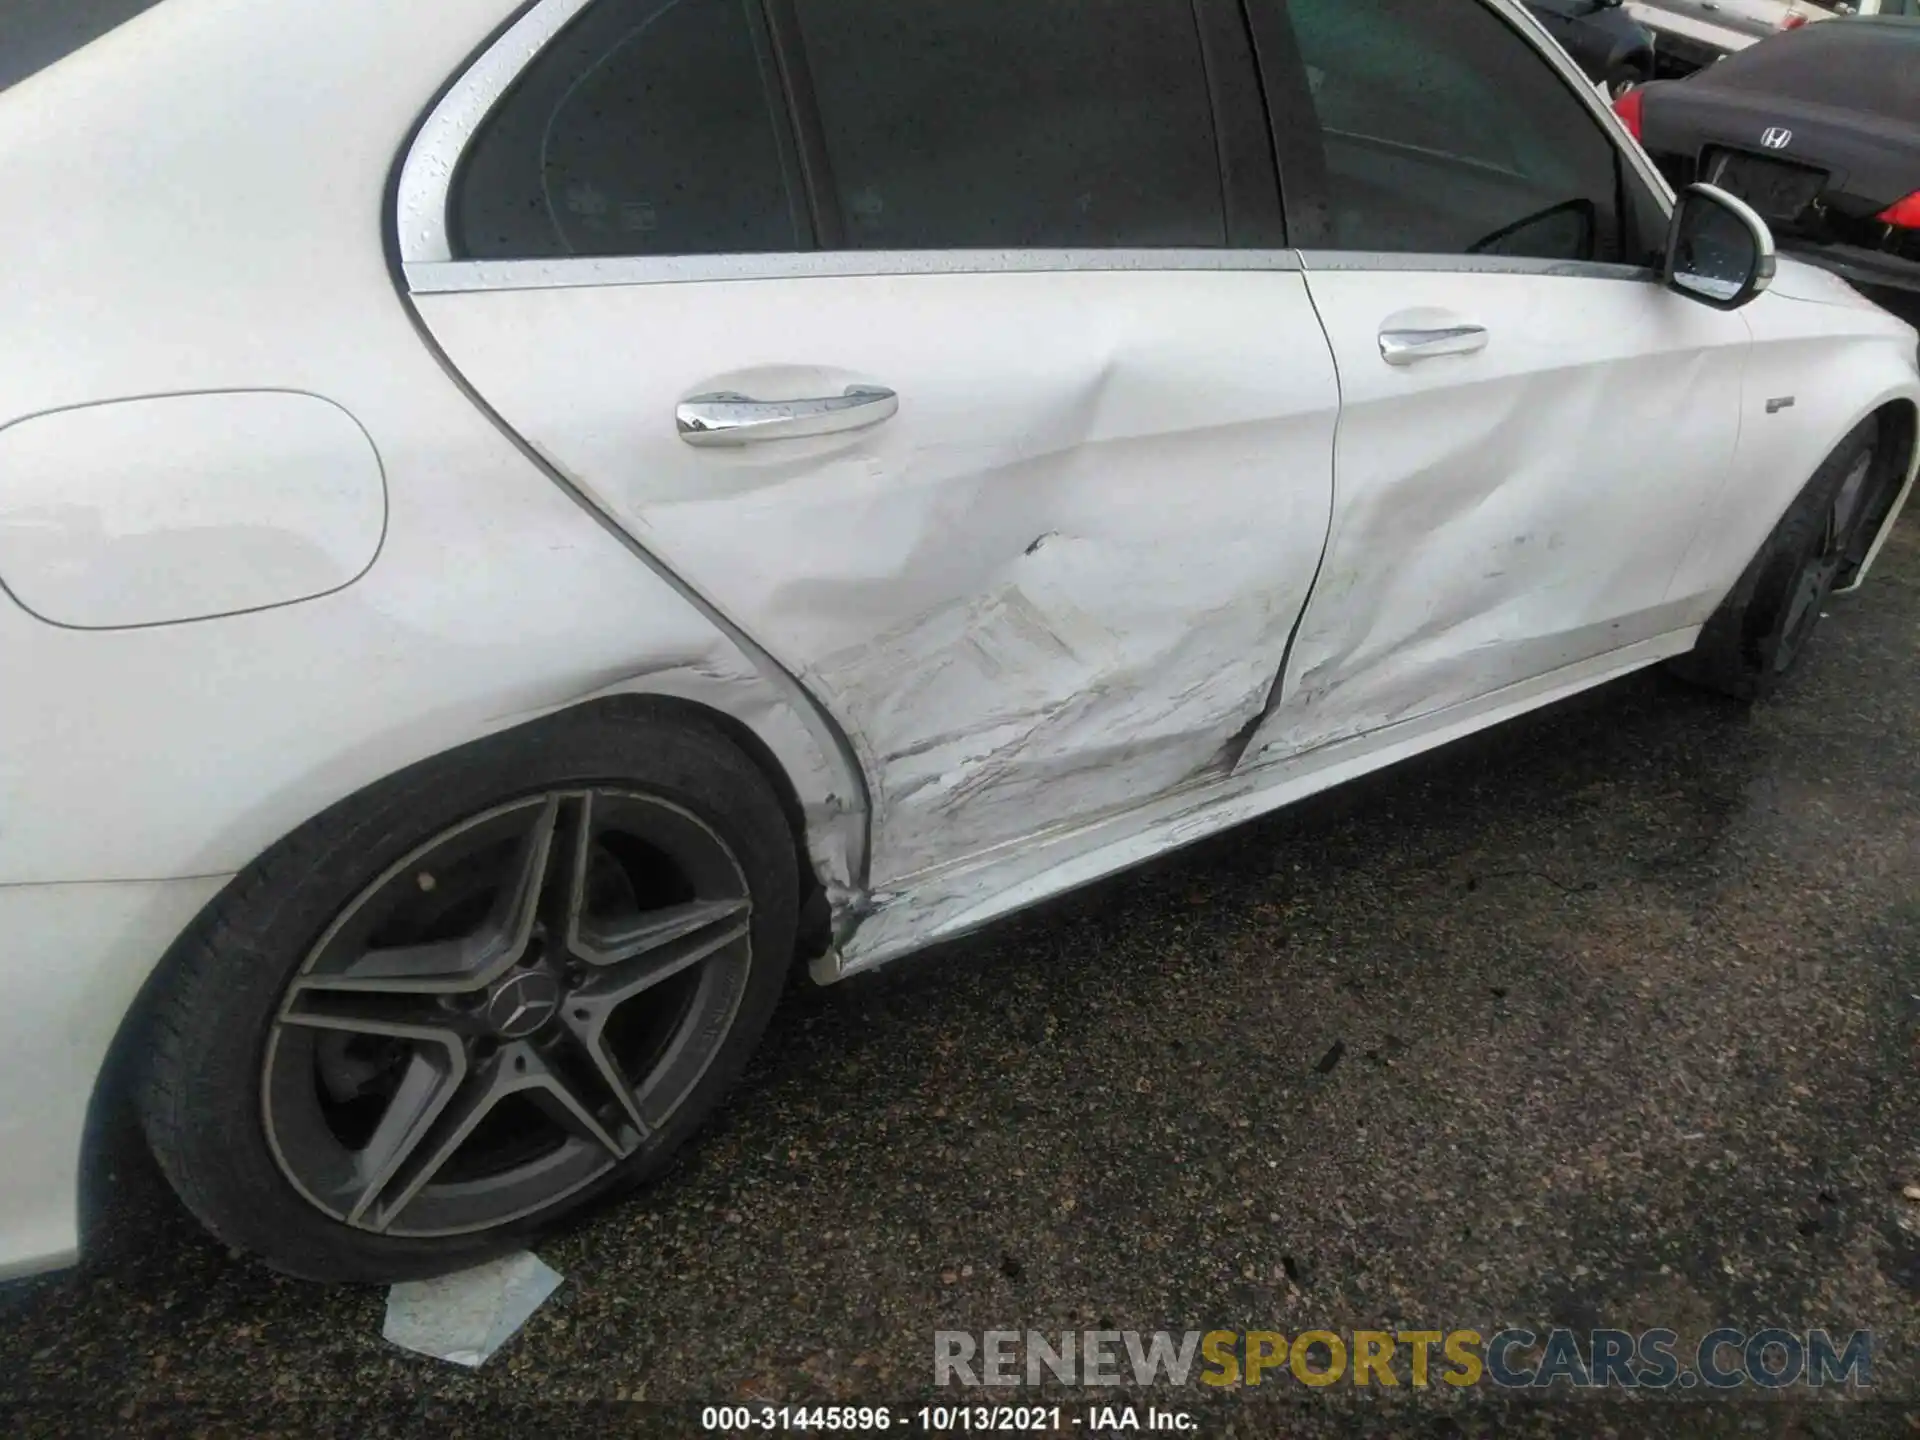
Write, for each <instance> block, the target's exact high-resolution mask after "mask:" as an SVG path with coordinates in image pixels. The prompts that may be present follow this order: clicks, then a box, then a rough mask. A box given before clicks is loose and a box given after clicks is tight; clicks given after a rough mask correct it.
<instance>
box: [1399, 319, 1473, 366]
mask: <svg viewBox="0 0 1920 1440" xmlns="http://www.w3.org/2000/svg"><path fill="white" fill-rule="evenodd" d="M1486 348H1487V327H1486V326H1484V325H1448V326H1446V327H1444V328H1442V329H1439V330H1382V331H1381V332H1380V358H1381V359H1382V360H1384V361H1386V362H1387V364H1389V365H1411V364H1413V362H1414V361H1416V360H1428V359H1431V358H1433V357H1434V356H1436V355H1471V354H1472V353H1473V352H1474V351H1476V350H1484V349H1486Z"/></svg>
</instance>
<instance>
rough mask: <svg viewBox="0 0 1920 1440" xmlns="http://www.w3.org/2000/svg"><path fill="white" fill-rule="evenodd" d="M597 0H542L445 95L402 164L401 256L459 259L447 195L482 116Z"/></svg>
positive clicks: (398, 203) (404, 259) (405, 259)
mask: <svg viewBox="0 0 1920 1440" xmlns="http://www.w3.org/2000/svg"><path fill="white" fill-rule="evenodd" d="M592 3H593V0H541V3H539V4H536V5H534V6H533V7H532V8H531V9H529V10H528V11H527V12H526V13H525V14H524V15H522V16H521V17H520V18H519V19H518V20H516V21H514V22H513V24H511V25H509V26H508V27H507V29H506V33H505V34H503V35H501V37H500V38H499V39H498V40H496V41H494V42H493V44H491V45H489V46H488V47H487V48H486V50H485V51H483V52H482V53H481V56H480V58H479V59H478V60H476V61H474V62H473V64H472V65H470V66H468V67H467V71H466V73H465V74H464V75H462V76H461V77H460V78H459V79H458V80H456V81H454V83H453V84H452V86H450V87H449V88H448V90H447V93H446V94H444V95H442V96H441V97H440V103H439V104H437V105H435V106H434V107H433V109H432V111H431V112H430V113H429V114H428V115H427V118H426V120H425V121H423V122H422V124H421V126H420V133H419V134H418V135H416V136H415V137H414V141H413V148H412V149H410V150H409V151H408V152H407V160H406V164H405V165H403V166H402V167H401V169H400V184H399V187H398V191H397V194H396V197H395V205H394V213H395V218H396V223H397V224H398V225H399V228H400V260H401V263H402V264H403V265H406V266H408V267H411V266H413V265H416V264H438V263H448V262H451V261H452V260H453V241H452V238H451V237H450V236H449V235H448V234H447V203H448V199H449V192H450V191H451V190H452V189H453V175H454V171H455V169H457V168H458V166H459V164H460V158H461V156H463V155H464V154H466V150H467V146H468V144H470V143H471V142H472V140H473V137H474V133H475V132H476V131H477V130H479V128H480V124H481V122H482V121H483V120H485V119H486V118H487V116H488V115H489V114H490V113H492V110H493V107H494V106H495V105H497V104H498V103H499V101H500V97H501V96H503V95H505V94H506V93H507V87H508V86H510V85H512V84H513V82H514V81H515V80H517V79H519V78H520V72H521V71H523V70H525V69H526V68H527V66H528V65H530V64H532V63H533V60H534V57H535V56H537V55H538V54H539V53H540V52H541V51H542V50H544V49H546V48H547V46H548V44H549V43H550V42H551V41H552V40H553V37H554V36H556V35H558V34H559V33H560V32H561V30H562V29H564V28H565V27H566V25H567V23H568V22H569V21H571V20H572V19H573V17H574V16H576V15H578V14H579V13H580V12H581V11H582V10H584V9H586V8H587V6H588V5H590V4H592Z"/></svg>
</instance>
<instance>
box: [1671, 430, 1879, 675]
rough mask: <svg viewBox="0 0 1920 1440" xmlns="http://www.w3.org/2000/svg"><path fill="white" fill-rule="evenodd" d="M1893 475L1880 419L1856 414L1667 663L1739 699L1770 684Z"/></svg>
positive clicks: (1806, 632)
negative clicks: (1859, 419) (1691, 640)
mask: <svg viewBox="0 0 1920 1440" xmlns="http://www.w3.org/2000/svg"><path fill="white" fill-rule="evenodd" d="M1899 480H1900V477H1899V475H1898V474H1896V473H1895V467H1894V466H1891V465H1887V464H1884V463H1882V446H1881V444H1880V427H1879V423H1878V422H1877V421H1875V420H1868V421H1866V422H1864V423H1863V424H1861V425H1860V426H1859V427H1858V428H1857V429H1855V430H1854V431H1853V432H1852V433H1851V434H1850V435H1848V436H1847V438H1846V439H1845V440H1843V441H1842V442H1841V443H1840V446H1839V448H1838V449H1836V450H1835V451H1834V452H1833V454H1831V455H1830V456H1828V457H1827V459H1826V461H1825V462H1824V463H1823V464H1822V465H1821V466H1820V468H1819V469H1818V470H1817V471H1815V472H1814V475H1813V478H1812V479H1811V480H1810V481H1808V482H1807V486H1806V488H1805V489H1804V490H1802V491H1801V492H1800V496H1799V498H1798V499H1796V500H1795V501H1794V503H1793V505H1792V506H1791V507H1790V508H1789V509H1788V511H1787V513H1786V514H1785V515H1784V516H1783V517H1782V518H1781V520H1780V523H1779V524H1778V525H1777V526H1776V527H1775V528H1774V531H1773V534H1771V535H1770V536H1768V537H1767V542H1766V544H1765V545H1763V546H1762V547H1761V548H1760V553H1759V554H1758V555H1756V556H1755V557H1754V559H1753V562H1752V564H1750V565H1749V566H1748V567H1747V570H1746V573H1745V574H1743V575H1742V576H1741V577H1740V581H1739V583H1738V584H1736V585H1735V586H1734V588H1733V590H1732V592H1731V593H1730V594H1729V595H1728V596H1727V598H1726V599H1725V600H1724V601H1723V602H1722V603H1721V605H1720V608H1719V609H1718V610H1717V611H1715V612H1714V614H1713V617H1712V618H1711V619H1710V620H1709V621H1708V622H1707V624H1706V627H1705V628H1704V629H1703V630H1702V631H1701V633H1700V640H1699V643H1698V645H1697V646H1696V647H1695V649H1694V651H1693V653H1692V654H1690V655H1686V656H1683V657H1681V658H1680V659H1679V660H1677V661H1675V662H1674V665H1673V669H1674V671H1675V673H1677V674H1678V675H1680V676H1681V677H1682V678H1684V679H1687V680H1691V681H1693V682H1695V683H1696V684H1700V685H1703V686H1705V687H1707V688H1709V689H1713V690H1718V691H1720V692H1721V693H1722V694H1726V695H1731V696H1734V697H1736V698H1738V699H1743V700H1754V699H1760V698H1762V697H1764V696H1766V695H1768V694H1771V693H1772V691H1773V690H1774V689H1775V688H1776V687H1777V686H1778V685H1779V683H1780V682H1781V681H1782V680H1783V679H1785V677H1786V676H1787V675H1788V674H1789V673H1790V672H1791V671H1792V669H1793V668H1794V666H1795V665H1796V664H1798V663H1799V660H1800V657H1801V656H1802V655H1803V654H1804V653H1805V651H1806V647H1807V642H1808V641H1809V640H1810V639H1811V638H1812V635H1813V632H1814V630H1815V629H1816V628H1817V627H1818V626H1819V623H1820V616H1821V610H1822V607H1824V606H1825V605H1826V603H1827V599H1828V597H1829V596H1830V595H1831V594H1832V593H1833V589H1834V585H1835V582H1836V581H1838V580H1839V579H1840V577H1841V574H1842V572H1843V571H1845V570H1846V569H1847V568H1848V567H1849V565H1851V564H1855V563H1857V561H1858V557H1859V556H1860V555H1861V554H1862V553H1864V548H1865V546H1866V545H1867V544H1870V543H1871V538H1872V535H1871V531H1872V527H1873V526H1874V525H1875V524H1877V523H1878V521H1879V520H1880V519H1883V518H1884V517H1885V515H1886V513H1887V502H1888V501H1889V499H1890V498H1891V497H1890V494H1889V491H1888V487H1890V486H1897V485H1898V484H1899Z"/></svg>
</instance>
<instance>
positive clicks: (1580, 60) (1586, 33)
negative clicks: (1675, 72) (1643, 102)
mask: <svg viewBox="0 0 1920 1440" xmlns="http://www.w3.org/2000/svg"><path fill="white" fill-rule="evenodd" d="M1527 8H1528V9H1529V10H1531V11H1532V12H1533V15H1534V18H1535V19H1536V20H1538V21H1539V22H1540V23H1541V25H1543V26H1545V27H1546V30H1547V33H1548V34H1550V35H1551V36H1553V38H1554V39H1556V40H1558V41H1559V42H1560V43H1561V45H1563V46H1564V47H1565V48H1566V52H1567V53H1568V54H1569V55H1571V56H1572V57H1573V58H1574V61H1575V63H1576V64H1578V65H1579V66H1580V68H1581V69H1582V70H1584V71H1586V72H1587V77H1588V78H1589V79H1590V80H1592V81H1593V82H1594V83H1595V84H1596V85H1599V86H1601V87H1602V88H1603V89H1604V90H1605V91H1606V92H1607V94H1608V96H1610V97H1617V96H1620V95H1624V94H1625V93H1626V92H1627V91H1629V90H1631V89H1632V88H1633V87H1634V86H1636V85H1644V84H1646V82H1647V81H1649V80H1651V79H1653V75H1654V49H1653V32H1652V31H1650V30H1648V29H1647V27H1646V26H1644V25H1642V24H1640V23H1639V22H1638V21H1637V20H1635V19H1634V18H1633V17H1632V16H1631V15H1629V14H1627V12H1626V10H1625V9H1624V8H1623V6H1622V3H1621V0H1527Z"/></svg>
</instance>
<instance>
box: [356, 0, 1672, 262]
mask: <svg viewBox="0 0 1920 1440" xmlns="http://www.w3.org/2000/svg"><path fill="white" fill-rule="evenodd" d="M592 3H593V0H537V3H535V4H534V5H533V6H531V7H530V8H529V9H528V10H527V11H526V12H525V13H524V14H523V15H521V16H520V18H519V19H518V20H516V21H514V22H513V24H511V25H510V26H508V27H507V29H506V31H505V32H504V33H503V34H502V35H501V36H500V38H499V39H498V40H496V41H495V42H494V43H493V44H492V45H490V46H488V47H487V49H486V50H485V51H483V52H482V53H481V55H480V58H479V59H478V60H476V61H474V63H473V64H472V65H470V66H469V67H468V68H467V70H466V72H465V73H464V74H463V75H461V76H460V77H459V78H458V79H457V80H455V81H454V83H453V84H452V85H451V86H450V87H449V88H448V89H447V92H446V94H444V95H443V96H441V98H440V101H439V103H438V104H436V105H435V106H434V107H433V109H432V111H431V112H430V113H429V114H428V116H427V118H426V119H425V120H424V121H423V122H422V123H421V126H420V130H419V133H418V134H417V135H416V136H415V137H414V142H413V145H412V148H411V149H409V150H408V152H407V157H406V161H405V162H404V164H403V165H402V166H401V170H400V179H399V184H398V186H397V187H396V203H395V207H394V208H395V223H396V225H397V226H398V229H399V236H398V240H399V251H400V260H401V266H402V269H403V270H404V272H405V275H406V278H407V285H408V288H409V289H410V290H411V291H413V292H414V293H417V294H450V293H456V292H460V291H469V290H550V289H569V288H574V287H577V286H586V285H649V284H655V285H657V284H674V283H686V282H693V281H712V280H781V279H802V278H808V277H813V276H824V277H838V276H868V275H873V276H877V275H953V274H1018V273H1025V272H1031V271H1049V270H1056V271H1057V270H1142V271H1146V270H1249V271H1272V270H1297V269H1300V268H1301V267H1302V259H1303V257H1302V256H1301V255H1300V254H1299V252H1296V251H1293V250H1226V249H1222V250H1140V249H1127V250H1078V249H1072V250H1068V249H1035V250H981V251H971V250H924V251H899V250H868V251H847V250H841V251H818V252H805V253H798V254H772V255H769V254H753V255H687V256H678V255H675V256H619V257H609V258H604V259H603V258H594V257H583V258H568V259H558V260H554V259H547V260H455V259H454V258H453V245H452V238H451V236H450V235H449V234H448V231H447V206H448V202H449V198H450V192H451V190H452V187H453V177H454V173H455V171H456V170H457V168H458V166H459V163H460V159H461V157H462V156H463V155H464V154H465V152H466V149H467V146H468V145H469V144H471V143H472V141H473V137H474V135H475V133H476V132H477V131H478V130H479V128H480V125H481V123H482V122H483V121H484V120H485V119H486V118H487V116H488V114H490V113H491V112H492V110H493V107H494V106H495V105H496V104H498V103H499V101H500V99H501V97H502V96H504V95H505V94H506V92H507V89H508V87H510V86H511V85H512V84H513V82H514V81H515V80H517V79H518V78H519V76H520V73H521V72H522V71H523V70H524V69H525V68H526V67H527V66H528V65H529V64H531V63H532V62H533V60H534V58H535V57H536V56H538V55H539V54H540V52H541V51H542V50H544V49H546V47H547V45H548V44H549V43H550V42H551V41H552V40H553V38H554V37H555V36H556V35H558V34H559V33H560V31H561V30H562V29H564V28H565V27H566V26H567V25H568V23H569V22H571V21H572V20H573V18H574V17H575V16H577V15H578V14H579V13H580V12H581V11H582V10H584V9H586V8H587V6H588V5H589V4H592ZM1480 3H1482V4H1485V5H1488V6H1490V7H1491V8H1492V9H1493V10H1495V11H1496V12H1497V13H1498V14H1500V15H1502V16H1503V17H1505V18H1506V19H1507V20H1508V21H1509V22H1510V23H1511V24H1512V26H1513V28H1514V29H1516V30H1517V31H1518V32H1519V33H1520V35H1521V36H1522V37H1523V38H1524V39H1525V40H1527V41H1529V42H1530V43H1531V44H1532V45H1533V47H1534V49H1535V50H1537V51H1538V52H1539V53H1540V56H1541V58H1542V59H1544V60H1545V61H1546V62H1547V64H1549V65H1551V66H1552V67H1553V68H1554V69H1555V70H1557V71H1558V72H1559V73H1560V76H1561V79H1562V80H1564V81H1565V82H1566V83H1567V84H1568V85H1569V86H1571V87H1572V88H1573V89H1574V90H1575V91H1576V92H1577V93H1578V94H1579V96H1580V97H1581V99H1582V100H1583V101H1584V102H1585V104H1586V106H1587V108H1588V110H1589V111H1590V112H1591V113H1592V114H1593V115H1594V116H1595V117H1596V118H1597V119H1598V120H1599V121H1600V123H1601V125H1602V127H1603V128H1604V130H1605V132H1606V133H1607V134H1608V135H1610V136H1612V138H1613V141H1614V144H1615V146H1616V148H1618V149H1619V150H1620V151H1621V153H1622V154H1623V155H1624V156H1625V158H1626V160H1627V163H1628V164H1629V165H1630V166H1631V167H1632V168H1633V170H1634V172H1635V173H1636V174H1637V175H1639V176H1640V178H1641V180H1642V181H1643V182H1644V184H1645V185H1646V187H1647V189H1648V190H1649V191H1650V192H1651V193H1652V195H1653V197H1654V199H1655V201H1656V202H1657V203H1658V204H1659V205H1660V206H1661V207H1662V213H1661V215H1660V217H1659V218H1660V220H1661V221H1662V222H1665V221H1666V220H1668V219H1670V218H1671V216H1672V213H1673V205H1674V195H1673V191H1672V190H1671V189H1670V188H1669V187H1668V185H1667V182H1666V181H1665V180H1664V179H1663V178H1662V177H1661V175H1660V172H1659V171H1658V170H1657V169H1655V168H1654V166H1653V163H1652V162H1651V161H1650V160H1648V159H1647V157H1646V153H1645V152H1644V151H1643V150H1641V149H1640V147H1639V145H1637V144H1636V143H1634V141H1633V139H1632V137H1631V136H1630V135H1628V134H1627V132H1626V129H1625V127H1624V126H1622V125H1621V123H1620V119H1619V117H1618V116H1617V115H1615V114H1614V113H1613V110H1612V107H1611V106H1609V105H1606V104H1605V103H1603V102H1602V101H1601V99H1600V96H1599V93H1598V92H1597V91H1596V90H1595V89H1594V88H1593V86H1592V84H1591V83H1590V82H1589V81H1588V80H1587V78H1586V76H1585V74H1584V73H1583V72H1582V71H1581V70H1580V68H1579V67H1578V66H1577V65H1575V64H1574V63H1573V61H1572V60H1571V59H1570V58H1569V57H1568V56H1567V54H1566V52H1565V51H1564V50H1562V49H1561V48H1560V45H1559V43H1558V42H1557V41H1555V40H1554V38H1553V37H1552V36H1551V35H1550V34H1548V32H1547V31H1546V29H1545V28H1544V27H1543V26H1541V24H1540V22H1539V21H1537V20H1535V19H1534V18H1533V16H1532V15H1530V14H1529V13H1528V12H1527V10H1526V8H1525V7H1524V6H1523V5H1521V4H1519V3H1518V0H1480ZM1306 267H1307V268H1309V269H1320V270H1334V269H1347V270H1357V269H1372V270H1386V269H1398V270H1413V269H1419V270H1472V271H1477V272H1494V273H1511V274H1528V275H1537V274H1556V275H1560V274H1567V275H1585V276H1592V277H1594V278H1611V279H1625V278H1632V279H1642V278H1646V277H1648V276H1649V275H1650V274H1651V272H1650V271H1647V270H1644V269H1641V268H1638V267H1633V266H1622V265H1600V264H1586V263H1567V262H1559V261H1544V262H1534V261H1526V260H1522V259H1518V258H1514V257H1506V256H1473V255H1464V256H1462V255H1381V254H1376V253H1370V252H1354V251H1342V252H1334V251H1316V252H1313V255H1312V256H1311V257H1310V258H1308V259H1307V261H1306Z"/></svg>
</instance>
